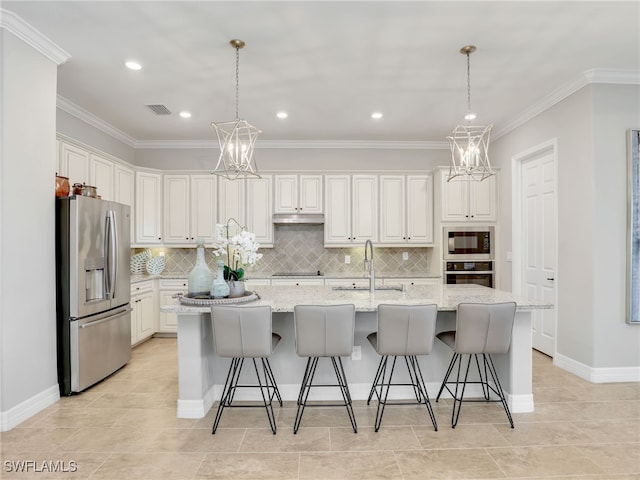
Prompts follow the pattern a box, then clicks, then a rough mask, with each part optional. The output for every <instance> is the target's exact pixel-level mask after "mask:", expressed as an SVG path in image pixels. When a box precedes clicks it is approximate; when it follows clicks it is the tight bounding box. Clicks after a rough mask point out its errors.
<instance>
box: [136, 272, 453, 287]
mask: <svg viewBox="0 0 640 480" xmlns="http://www.w3.org/2000/svg"><path fill="white" fill-rule="evenodd" d="M188 278H189V273H181V272H178V273H165V272H163V273H161V274H160V275H148V274H133V273H132V274H131V284H134V283H139V282H145V281H147V280H155V279H161V280H186V279H188ZM265 278H267V279H270V280H273V279H276V278H322V279H325V280H326V279H343V278H349V279H351V278H363V279H364V278H366V279H368V278H369V277H366V276H364V275H347V274H336V275H326V274H325V275H310V276H308V277H301V276H298V275H296V276H286V275H277V276H273V275H266V274H265V275H251V276H248V277H247V279H248V280H258V279H265ZM408 278H436V279H441V278H442V277H441V276H440V275H401V276H398V275H382V274H377V275H376V279H377V280H384V279H392V280H398V282H399V283H400V282H401V280H402V279H408Z"/></svg>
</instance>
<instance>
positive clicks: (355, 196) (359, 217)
mask: <svg viewBox="0 0 640 480" xmlns="http://www.w3.org/2000/svg"><path fill="white" fill-rule="evenodd" d="M351 187H352V194H351V234H352V241H353V242H356V243H358V242H365V241H366V240H371V241H373V242H377V241H378V176H377V175H353V176H352V177H351Z"/></svg>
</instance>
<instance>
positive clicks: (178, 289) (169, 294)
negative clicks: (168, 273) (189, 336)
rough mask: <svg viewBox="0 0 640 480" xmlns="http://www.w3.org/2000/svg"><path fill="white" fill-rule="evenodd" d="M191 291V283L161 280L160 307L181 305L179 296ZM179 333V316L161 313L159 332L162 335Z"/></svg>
mask: <svg viewBox="0 0 640 480" xmlns="http://www.w3.org/2000/svg"><path fill="white" fill-rule="evenodd" d="M188 289H189V282H188V281H187V280H186V279H184V280H160V285H159V289H158V291H159V296H160V307H164V306H167V305H179V304H180V299H179V298H178V297H177V295H178V294H183V295H184V294H186V293H187V292H188ZM177 331H178V314H177V313H168V312H162V311H161V312H160V324H159V325H158V332H160V333H176V332H177Z"/></svg>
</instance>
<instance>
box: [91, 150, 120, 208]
mask: <svg viewBox="0 0 640 480" xmlns="http://www.w3.org/2000/svg"><path fill="white" fill-rule="evenodd" d="M89 185H93V186H94V187H96V191H97V193H98V195H100V197H101V198H102V199H103V200H114V194H113V192H114V165H113V162H112V161H111V160H107V159H106V158H104V157H101V156H99V155H96V154H95V153H92V154H90V155H89Z"/></svg>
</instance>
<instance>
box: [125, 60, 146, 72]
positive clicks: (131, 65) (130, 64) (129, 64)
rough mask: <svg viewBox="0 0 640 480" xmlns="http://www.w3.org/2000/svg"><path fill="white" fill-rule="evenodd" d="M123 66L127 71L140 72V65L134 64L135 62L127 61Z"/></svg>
mask: <svg viewBox="0 0 640 480" xmlns="http://www.w3.org/2000/svg"><path fill="white" fill-rule="evenodd" d="M125 66H126V67H127V68H128V69H129V70H142V65H140V64H139V63H138V62H136V61H135V60H129V61H128V62H125Z"/></svg>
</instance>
